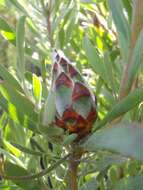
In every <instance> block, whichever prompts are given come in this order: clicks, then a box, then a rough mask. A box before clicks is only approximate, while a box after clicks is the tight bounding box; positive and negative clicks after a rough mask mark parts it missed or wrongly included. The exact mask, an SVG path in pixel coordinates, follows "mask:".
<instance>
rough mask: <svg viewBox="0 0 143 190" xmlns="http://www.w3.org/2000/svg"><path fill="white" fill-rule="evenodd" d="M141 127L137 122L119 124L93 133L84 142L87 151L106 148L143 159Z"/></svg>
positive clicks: (142, 133) (142, 132) (142, 130)
mask: <svg viewBox="0 0 143 190" xmlns="http://www.w3.org/2000/svg"><path fill="white" fill-rule="evenodd" d="M142 137H143V128H142V125H138V124H122V123H121V124H119V125H117V126H114V127H110V128H106V129H105V128H104V129H103V130H101V131H99V132H96V133H94V134H93V135H92V136H91V137H89V139H88V140H87V141H86V142H85V144H84V147H85V149H87V150H89V151H97V150H98V149H100V150H102V149H106V150H110V151H114V152H118V153H121V154H123V155H125V156H129V157H132V158H135V159H138V160H143V151H142V144H143V138H142Z"/></svg>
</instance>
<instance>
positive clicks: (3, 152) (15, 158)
mask: <svg viewBox="0 0 143 190" xmlns="http://www.w3.org/2000/svg"><path fill="white" fill-rule="evenodd" d="M0 153H1V154H3V155H5V156H6V158H7V159H8V160H10V161H12V162H14V163H15V164H18V165H19V166H21V167H24V164H23V163H22V162H21V160H20V159H18V158H17V157H16V156H14V155H13V154H11V153H9V152H8V151H6V150H4V149H2V148H0Z"/></svg>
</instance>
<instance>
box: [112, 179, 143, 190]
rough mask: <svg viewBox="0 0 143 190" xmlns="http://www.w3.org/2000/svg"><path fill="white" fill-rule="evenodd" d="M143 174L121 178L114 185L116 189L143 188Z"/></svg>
mask: <svg viewBox="0 0 143 190" xmlns="http://www.w3.org/2000/svg"><path fill="white" fill-rule="evenodd" d="M142 187H143V175H138V176H130V177H128V178H123V179H121V180H119V181H118V182H117V183H116V184H115V185H114V187H113V189H116V190H142Z"/></svg>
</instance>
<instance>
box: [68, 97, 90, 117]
mask: <svg viewBox="0 0 143 190" xmlns="http://www.w3.org/2000/svg"><path fill="white" fill-rule="evenodd" d="M72 106H73V109H74V110H75V111H76V112H77V113H78V114H79V115H81V116H82V117H83V118H85V119H86V118H87V116H88V115H89V112H90V111H91V107H92V102H91V97H87V96H86V97H80V98H79V99H78V100H76V101H74V102H73V103H72Z"/></svg>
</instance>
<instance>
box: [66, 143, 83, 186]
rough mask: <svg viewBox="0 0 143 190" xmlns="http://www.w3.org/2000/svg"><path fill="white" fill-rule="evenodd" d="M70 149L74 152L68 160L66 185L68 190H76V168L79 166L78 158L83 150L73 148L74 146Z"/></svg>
mask: <svg viewBox="0 0 143 190" xmlns="http://www.w3.org/2000/svg"><path fill="white" fill-rule="evenodd" d="M72 148H73V150H74V151H73V153H72V154H71V156H70V158H69V168H68V177H67V185H68V189H69V190H78V180H77V177H78V166H79V164H80V158H81V156H82V154H83V150H82V149H81V148H79V147H75V146H74V145H73V146H72Z"/></svg>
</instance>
